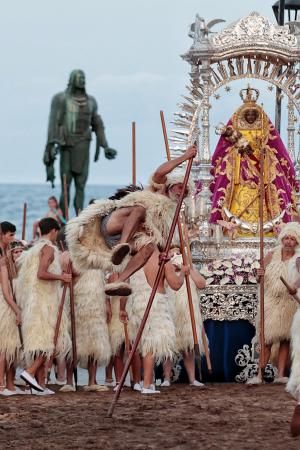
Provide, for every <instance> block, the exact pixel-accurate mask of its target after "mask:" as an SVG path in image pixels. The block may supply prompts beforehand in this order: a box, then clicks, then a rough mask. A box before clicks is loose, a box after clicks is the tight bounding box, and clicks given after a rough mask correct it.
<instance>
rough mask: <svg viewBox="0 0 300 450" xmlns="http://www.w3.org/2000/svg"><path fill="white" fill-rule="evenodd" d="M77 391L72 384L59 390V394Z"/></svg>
mask: <svg viewBox="0 0 300 450" xmlns="http://www.w3.org/2000/svg"><path fill="white" fill-rule="evenodd" d="M75 391H76V388H75V386H72V385H71V384H65V385H64V386H63V387H61V388H60V390H59V392H75Z"/></svg>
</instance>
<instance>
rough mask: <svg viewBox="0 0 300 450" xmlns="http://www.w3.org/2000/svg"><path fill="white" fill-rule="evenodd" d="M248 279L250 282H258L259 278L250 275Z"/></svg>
mask: <svg viewBox="0 0 300 450" xmlns="http://www.w3.org/2000/svg"><path fill="white" fill-rule="evenodd" d="M248 281H249V283H255V284H256V283H257V280H256V278H255V277H254V276H253V275H249V276H248Z"/></svg>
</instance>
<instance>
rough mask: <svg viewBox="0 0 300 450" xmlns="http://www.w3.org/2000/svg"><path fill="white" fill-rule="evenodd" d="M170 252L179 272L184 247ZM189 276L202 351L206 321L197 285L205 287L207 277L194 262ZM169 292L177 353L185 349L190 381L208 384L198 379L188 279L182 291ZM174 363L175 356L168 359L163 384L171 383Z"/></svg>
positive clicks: (192, 384)
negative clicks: (203, 330)
mask: <svg viewBox="0 0 300 450" xmlns="http://www.w3.org/2000/svg"><path fill="white" fill-rule="evenodd" d="M170 256H171V263H172V264H173V266H174V268H175V271H176V272H179V271H180V269H181V266H182V264H183V260H182V255H181V252H180V249H179V248H173V249H172V250H171V252H170ZM189 279H190V286H191V293H192V301H193V308H194V316H195V323H196V329H197V337H198V342H199V348H200V352H201V353H202V354H204V345H203V341H202V326H203V324H202V319H201V313H200V304H199V295H198V292H197V289H203V288H204V287H205V284H206V281H205V279H204V278H203V277H202V276H201V275H200V273H199V272H198V271H197V270H196V269H195V268H194V267H193V266H192V267H191V268H190V276H189ZM168 293H169V295H170V303H171V306H172V307H173V315H174V322H175V331H176V350H177V353H181V354H182V356H183V363H184V367H185V369H186V371H187V375H188V378H189V383H190V385H191V386H195V387H204V384H203V383H200V381H198V380H196V379H195V355H194V339H193V332H192V325H191V316H190V310H189V304H188V298H187V289H186V283H185V281H184V284H183V285H182V286H181V288H180V289H179V290H178V291H175V292H174V291H173V290H171V289H169V292H168ZM172 366H173V364H172V361H171V360H167V361H166V363H165V364H164V382H163V383H162V385H161V386H162V387H169V386H170V379H171V372H172Z"/></svg>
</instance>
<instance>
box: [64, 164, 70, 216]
mask: <svg viewBox="0 0 300 450" xmlns="http://www.w3.org/2000/svg"><path fill="white" fill-rule="evenodd" d="M63 189H64V205H65V219H66V221H67V222H68V221H69V199H68V185H67V175H66V174H65V173H64V174H63Z"/></svg>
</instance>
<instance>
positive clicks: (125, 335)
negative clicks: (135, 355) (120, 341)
mask: <svg viewBox="0 0 300 450" xmlns="http://www.w3.org/2000/svg"><path fill="white" fill-rule="evenodd" d="M123 325H124V337H125V355H126V359H128V358H129V355H130V341H129V336H128V327H127V322H124V323H123ZM129 374H130V383H131V386H133V370H132V365H131V366H130V368H129Z"/></svg>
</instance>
